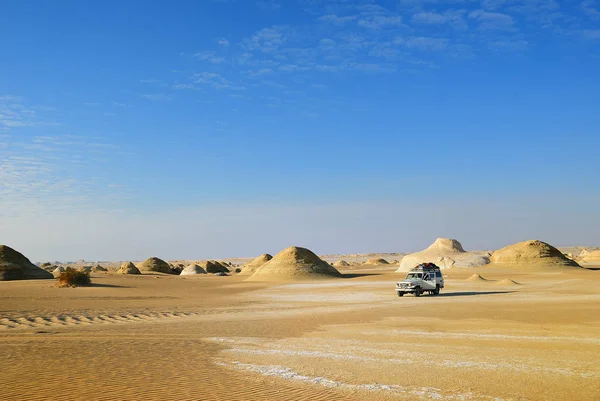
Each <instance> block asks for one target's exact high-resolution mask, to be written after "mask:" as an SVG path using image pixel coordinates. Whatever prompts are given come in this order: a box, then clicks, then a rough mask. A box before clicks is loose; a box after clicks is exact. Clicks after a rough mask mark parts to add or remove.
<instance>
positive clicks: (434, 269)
mask: <svg viewBox="0 0 600 401" xmlns="http://www.w3.org/2000/svg"><path fill="white" fill-rule="evenodd" d="M442 288H444V277H443V276H442V271H441V270H440V268H439V267H438V266H436V265H435V264H433V263H422V264H420V265H418V266H416V267H414V268H413V269H411V270H410V272H408V274H407V275H406V279H405V280H404V281H400V282H398V283H396V293H397V294H398V296H399V297H401V296H403V295H404V294H407V293H411V294H415V297H418V296H420V295H421V294H422V293H424V292H429V293H431V294H433V295H438V294H439V293H440V290H441V289H442Z"/></svg>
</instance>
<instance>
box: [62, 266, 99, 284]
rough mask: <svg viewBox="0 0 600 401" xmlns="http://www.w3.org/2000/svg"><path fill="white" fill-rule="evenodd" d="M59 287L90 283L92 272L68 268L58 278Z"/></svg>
mask: <svg viewBox="0 0 600 401" xmlns="http://www.w3.org/2000/svg"><path fill="white" fill-rule="evenodd" d="M56 280H57V281H58V283H57V286H58V287H79V286H85V285H90V284H91V283H92V281H91V280H90V273H88V272H85V271H78V270H73V269H70V268H68V269H67V270H65V271H64V272H62V273H60V274H59V275H58V277H57V278H56Z"/></svg>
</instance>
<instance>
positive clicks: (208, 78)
mask: <svg viewBox="0 0 600 401" xmlns="http://www.w3.org/2000/svg"><path fill="white" fill-rule="evenodd" d="M192 80H193V82H194V83H196V84H204V85H209V86H212V87H213V88H216V89H231V90H245V89H246V88H245V87H243V86H239V85H235V84H234V83H233V82H232V81H230V80H228V79H226V78H225V77H223V76H222V75H221V74H218V73H216V72H197V73H195V74H194V75H193V76H192Z"/></svg>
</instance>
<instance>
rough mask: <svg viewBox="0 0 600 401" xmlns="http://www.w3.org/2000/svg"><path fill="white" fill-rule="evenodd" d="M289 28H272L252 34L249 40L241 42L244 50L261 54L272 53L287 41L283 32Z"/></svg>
mask: <svg viewBox="0 0 600 401" xmlns="http://www.w3.org/2000/svg"><path fill="white" fill-rule="evenodd" d="M288 30H289V28H287V27H284V26H274V27H272V28H264V29H261V30H260V31H258V32H256V33H255V34H253V35H252V36H251V37H250V38H248V39H246V40H244V41H243V46H244V48H245V49H246V50H249V51H253V50H258V51H261V52H263V53H272V52H275V51H276V50H278V49H279V48H280V47H281V46H282V45H283V44H284V43H285V42H286V40H287V37H286V35H285V32H286V31H288Z"/></svg>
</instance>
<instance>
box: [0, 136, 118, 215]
mask: <svg viewBox="0 0 600 401" xmlns="http://www.w3.org/2000/svg"><path fill="white" fill-rule="evenodd" d="M1 142H2V144H3V145H2V147H3V151H2V153H3V157H2V158H0V182H2V185H1V186H0V219H3V218H7V217H10V216H20V215H23V216H29V217H31V216H36V215H38V214H40V215H44V214H48V213H51V214H54V213H61V212H65V213H69V212H72V211H73V210H93V209H97V208H99V207H106V206H107V205H108V204H109V203H110V202H109V199H113V200H114V199H116V198H118V197H119V196H120V195H122V194H124V192H125V191H126V190H125V189H121V190H120V192H115V191H114V190H109V189H108V185H109V184H110V183H111V182H110V180H109V177H107V176H103V175H102V171H103V169H102V165H103V163H107V162H108V161H109V160H110V157H111V156H113V155H115V154H117V153H118V148H117V147H116V146H115V145H113V144H111V143H107V142H103V141H102V139H101V138H89V137H82V136H76V135H66V134H65V135H38V136H33V137H30V138H26V137H23V136H19V137H16V136H11V135H8V136H6V137H4V138H3V139H2V141H1ZM92 166H93V167H94V168H93V169H91V168H90V167H92ZM86 171H87V172H89V173H86ZM92 171H93V173H92Z"/></svg>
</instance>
